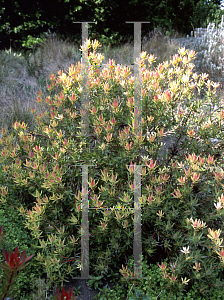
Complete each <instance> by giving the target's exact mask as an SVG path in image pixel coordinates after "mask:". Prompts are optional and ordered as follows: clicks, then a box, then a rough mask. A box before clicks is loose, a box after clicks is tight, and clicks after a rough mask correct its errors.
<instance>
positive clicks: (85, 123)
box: [73, 22, 94, 279]
mask: <svg viewBox="0 0 224 300" xmlns="http://www.w3.org/2000/svg"><path fill="white" fill-rule="evenodd" d="M74 23H82V60H81V76H82V81H81V88H82V91H81V127H82V136H83V137H84V136H85V135H87V136H88V134H89V118H88V107H89V105H88V104H89V88H88V79H89V72H88V66H89V64H88V49H85V50H84V49H83V48H84V44H85V43H86V42H87V40H88V23H94V22H74ZM81 209H82V227H81V277H73V279H89V220H88V210H89V203H88V165H83V166H82V205H81Z"/></svg>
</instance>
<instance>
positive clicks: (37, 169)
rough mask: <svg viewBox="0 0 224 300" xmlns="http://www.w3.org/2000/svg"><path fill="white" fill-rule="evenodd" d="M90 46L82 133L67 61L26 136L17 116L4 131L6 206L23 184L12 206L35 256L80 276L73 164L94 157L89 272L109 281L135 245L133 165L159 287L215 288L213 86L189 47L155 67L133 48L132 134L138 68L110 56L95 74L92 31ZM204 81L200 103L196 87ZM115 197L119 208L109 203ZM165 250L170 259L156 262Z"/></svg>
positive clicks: (219, 114) (76, 73) (217, 180)
mask: <svg viewBox="0 0 224 300" xmlns="http://www.w3.org/2000/svg"><path fill="white" fill-rule="evenodd" d="M91 46H92V48H93V51H92V52H91V51H90V54H89V57H88V63H89V69H88V72H89V82H88V87H89V92H90V97H89V103H88V105H87V108H88V110H89V113H90V115H89V127H90V133H89V135H88V134H86V135H82V133H81V132H80V128H81V125H80V124H81V114H82V112H81V111H80V109H81V103H80V96H81V93H82V75H81V64H78V65H76V66H73V65H72V66H71V67H70V68H69V70H68V72H67V75H66V74H65V73H62V71H59V72H58V76H54V75H52V76H51V84H50V85H49V86H48V89H49V92H50V96H48V97H47V98H46V99H45V100H44V99H43V98H42V95H41V93H39V95H38V97H37V100H36V101H37V103H39V104H40V105H41V104H42V102H45V103H46V104H48V105H49V107H50V110H51V112H50V113H49V112H43V113H41V114H39V115H37V116H36V120H37V122H38V127H37V131H36V132H34V133H33V134H32V135H31V134H30V132H29V130H28V128H27V126H26V124H25V123H20V122H15V124H14V129H15V131H13V132H12V133H11V134H10V135H8V136H6V131H5V130H4V129H2V134H3V137H2V139H1V140H0V145H1V155H0V163H1V164H3V172H4V176H5V180H6V184H5V185H2V186H1V187H0V194H1V202H2V203H3V204H5V205H7V201H8V199H7V193H8V188H7V186H8V185H7V184H9V185H10V186H12V184H13V183H14V185H15V189H22V190H23V191H26V192H28V194H29V195H30V196H29V197H25V196H24V197H23V201H20V203H18V205H15V208H16V209H17V210H18V211H19V213H20V214H21V215H22V216H24V225H25V226H26V227H27V228H28V229H29V230H30V232H31V234H32V236H33V238H34V239H35V240H36V241H37V240H38V241H39V245H38V244H37V243H36V248H37V249H38V248H39V249H40V252H39V253H38V255H37V257H36V258H35V259H36V260H37V261H38V262H37V263H39V264H41V265H42V266H43V268H44V271H45V272H46V273H47V275H48V277H49V278H50V280H51V283H53V282H54V283H58V282H60V283H61V285H63V281H64V280H65V279H66V278H67V277H68V276H69V275H73V276H76V277H78V276H80V268H81V257H80V256H81V253H80V248H81V240H80V238H81V235H82V231H81V219H82V193H81V184H82V174H81V172H80V170H81V167H80V166H81V165H84V164H87V165H90V166H89V175H88V185H89V188H90V191H89V195H88V196H89V207H90V208H94V209H90V210H89V213H88V217H89V229H90V236H91V238H90V262H91V264H90V274H91V275H93V276H98V278H99V279H101V278H103V277H104V278H105V277H108V278H109V277H112V279H113V280H115V281H117V276H118V275H119V273H118V272H119V270H120V271H121V270H122V269H121V266H122V264H123V265H124V264H125V258H126V256H130V255H131V254H132V253H133V223H134V210H133V207H132V205H133V192H134V191H135V189H136V188H137V187H136V186H135V183H134V170H135V166H136V165H141V174H142V197H141V212H142V245H143V247H142V249H143V255H144V256H145V257H146V259H147V260H148V262H151V261H153V260H154V261H157V263H158V264H159V268H160V270H161V272H162V275H163V278H164V279H165V280H166V282H167V286H166V288H167V289H172V291H174V292H175V291H176V290H181V289H183V288H184V287H190V286H192V285H193V284H194V283H195V282H197V283H198V284H199V287H200V291H201V293H205V291H206V290H208V286H209V285H210V284H214V285H216V286H217V287H218V286H222V285H223V283H222V281H221V280H220V281H217V280H216V277H215V276H216V272H215V270H216V269H218V268H222V261H221V260H220V259H219V256H220V257H222V252H221V251H219V250H218V248H217V247H218V246H219V247H221V244H222V240H220V241H219V242H218V244H217V241H218V240H215V243H214V236H215V235H212V232H214V231H212V230H217V229H218V228H219V229H220V230H222V229H223V223H222V215H223V210H222V207H223V200H222V197H223V196H222V193H223V191H222V180H223V177H224V175H223V174H224V172H223V170H222V159H221V155H220V154H221V153H220V151H221V146H222V143H221V142H222V139H223V133H222V130H221V128H222V124H223V117H224V112H223V109H222V108H223V107H222V102H221V101H220V102H219V100H218V99H217V97H215V93H216V89H217V87H218V86H219V84H216V83H214V82H211V81H210V80H208V78H207V77H208V75H206V74H201V75H197V74H195V73H193V72H192V69H193V67H194V65H193V64H192V63H190V61H191V60H192V59H194V57H195V53H194V51H189V50H185V48H182V49H179V51H178V52H179V55H178V54H176V55H174V56H173V58H172V59H171V60H170V62H168V61H166V62H164V63H163V64H159V65H158V67H157V68H155V69H154V70H151V65H152V63H153V62H154V56H153V55H146V53H145V52H143V53H141V57H140V59H139V60H138V61H137V63H138V64H139V67H141V70H142V87H141V89H142V90H141V91H142V111H141V116H142V128H141V130H140V131H138V133H136V131H135V129H136V123H135V122H134V121H135V120H134V116H135V115H136V114H138V113H140V112H139V111H137V109H134V104H135V102H134V97H133V96H134V77H129V75H130V72H129V71H130V70H129V68H127V67H124V68H122V67H121V66H119V65H118V66H116V65H115V62H114V61H111V60H110V61H109V63H108V69H106V68H105V69H103V70H102V72H100V66H101V63H102V60H103V55H101V54H98V53H96V49H97V48H98V47H99V44H98V42H97V41H94V42H92V44H91V43H90V41H88V42H87V43H86V45H85V48H84V49H87V48H88V49H91ZM147 65H148V66H147ZM169 67H171V68H169ZM205 86H206V87H207V88H208V91H206V96H205V100H204V101H202V100H201V99H198V95H197V96H196V97H195V95H194V92H195V88H197V91H198V94H199V93H200V91H201V89H202V88H203V87H205ZM214 107H216V109H214ZM32 112H33V113H34V114H35V110H34V109H32ZM167 139H168V140H173V141H172V142H171V145H170V147H169V148H168V147H166V145H165V147H164V144H163V142H164V141H165V142H167ZM214 139H218V141H219V142H218V143H217V145H216V147H214V146H213V144H212V141H213V140H214ZM15 143H16V147H15ZM166 148H167V149H166ZM92 165H93V166H92ZM24 195H25V193H24ZM217 199H218V203H216V202H217ZM214 202H215V203H216V206H214ZM115 207H116V208H119V209H118V210H115V209H111V210H109V208H115ZM103 208H105V209H103ZM128 208H132V210H131V209H129V210H128ZM209 229H210V230H211V231H210V232H209V233H210V235H209V236H208V230H209ZM210 236H212V237H213V240H210ZM105 245H107V246H106V247H105ZM217 245H218V246H217ZM214 251H216V253H217V255H213V252H214ZM165 258H168V259H169V262H170V265H166V264H165V263H163V259H165ZM123 275H124V276H125V274H124V273H123ZM152 288H153V287H152Z"/></svg>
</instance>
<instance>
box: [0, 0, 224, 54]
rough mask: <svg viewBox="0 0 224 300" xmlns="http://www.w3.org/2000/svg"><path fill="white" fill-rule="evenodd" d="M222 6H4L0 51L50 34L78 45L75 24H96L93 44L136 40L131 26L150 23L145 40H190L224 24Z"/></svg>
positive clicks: (166, 2) (5, 2) (170, 1)
mask: <svg viewBox="0 0 224 300" xmlns="http://www.w3.org/2000/svg"><path fill="white" fill-rule="evenodd" d="M220 3H221V1H220V0H219V1H210V2H208V3H204V1H202V0H200V1H198V0H191V1H190V0H185V1H181V2H179V1H176V0H175V1H174V0H163V1H158V0H154V1H145V0H144V1H135V0H132V1H126V0H120V1H105V0H97V1H88V2H84V1H82V0H77V1H74V0H70V1H69V0H63V1H62V0H60V1H59V0H55V1H53V0H49V1H43V0H40V1H38V2H35V1H31V2H30V3H29V5H27V1H25V0H17V1H13V0H1V1H0V49H4V48H9V47H13V48H15V49H20V48H21V47H22V48H26V49H27V48H28V49H32V48H33V47H34V48H35V47H36V46H37V45H38V43H40V42H42V41H43V35H42V34H43V33H46V32H47V31H48V30H49V29H50V30H51V31H54V32H55V33H56V34H58V35H59V36H60V37H61V38H63V39H70V40H71V41H74V42H75V43H78V44H80V43H81V24H75V23H74V22H84V21H86V22H96V24H92V23H90V24H89V37H90V38H91V39H95V38H96V39H98V40H99V41H100V42H104V43H106V44H111V45H116V44H119V43H121V42H122V43H123V42H127V41H128V40H129V39H133V32H134V24H127V23H125V22H127V21H146V22H150V24H142V36H144V35H146V34H147V33H148V32H149V31H151V30H153V29H154V28H156V27H157V28H158V27H160V28H164V29H166V30H167V32H168V31H170V30H175V31H178V32H179V33H182V34H190V32H191V31H192V30H193V28H197V27H201V26H203V27H206V26H207V25H208V22H213V21H214V22H219V23H220V22H221V16H222V11H221V10H220ZM49 12H50V13H49ZM87 16H88V17H87ZM41 36H42V37H41Z"/></svg>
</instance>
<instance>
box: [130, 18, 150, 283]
mask: <svg viewBox="0 0 224 300" xmlns="http://www.w3.org/2000/svg"><path fill="white" fill-rule="evenodd" d="M126 23H134V77H135V80H134V126H133V127H134V134H135V135H136V136H137V135H138V134H139V133H140V131H141V127H142V126H141V125H142V118H141V113H142V103H141V102H142V93H141V78H142V70H141V59H140V55H141V25H142V23H150V22H126ZM133 254H134V278H136V279H140V278H142V237H141V166H140V165H137V166H135V168H134V244H133Z"/></svg>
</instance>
